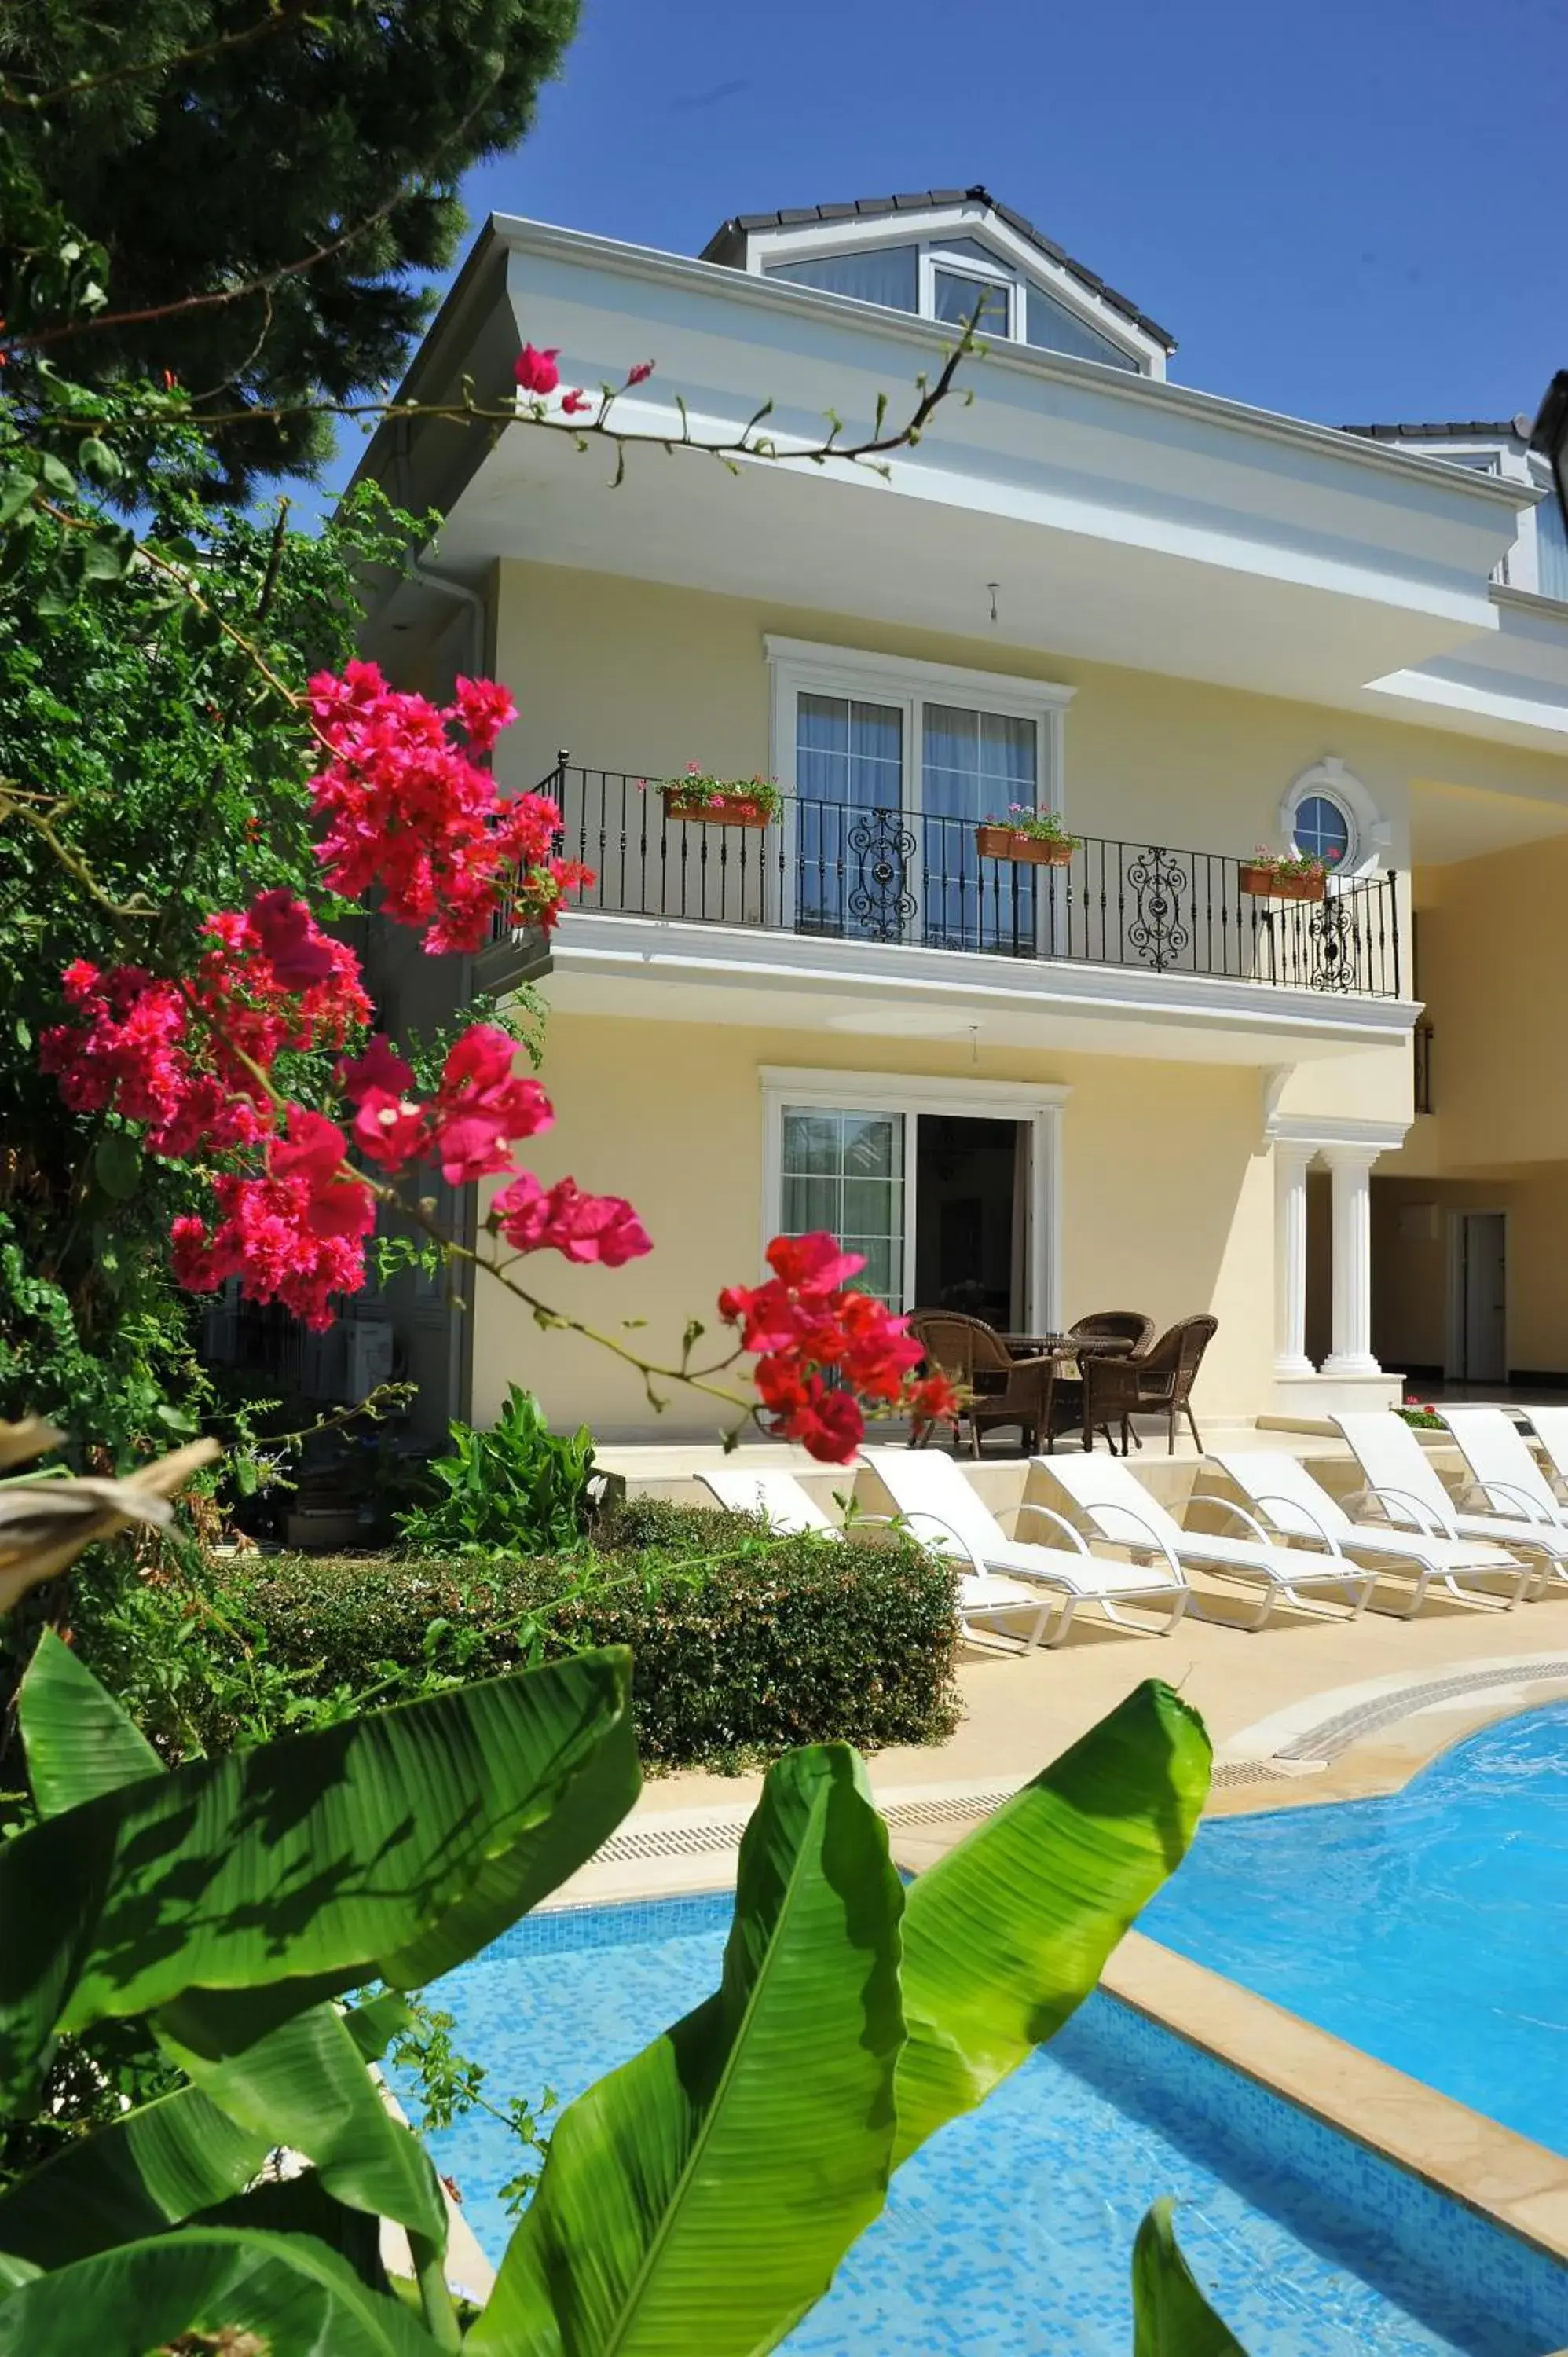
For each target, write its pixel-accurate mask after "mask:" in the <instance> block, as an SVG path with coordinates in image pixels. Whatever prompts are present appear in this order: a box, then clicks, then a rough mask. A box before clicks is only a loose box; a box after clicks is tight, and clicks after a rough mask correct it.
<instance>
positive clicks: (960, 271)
mask: <svg viewBox="0 0 1568 2357" xmlns="http://www.w3.org/2000/svg"><path fill="white" fill-rule="evenodd" d="M939 270H945V271H946V272H947V274H948V275H949V277H950V278H967V279H968V280H969V281H970V282H971V284H972V285H973V286H974V287H975V288H976V289H977V290H978V289H979V288H981V287H983V286H1004V287H1005V288H1006V290H1007V326H1006V328H1005V330H1004V333H1005V335H1006V338H1007V341H1008V342H1009V343H1011V344H1021V343H1022V342H1023V341H1024V321H1023V316H1022V313H1023V289H1022V287H1021V286H1020V285H1019V282H1018V280H1017V278H1016V277H1015V275H1014V274H1013V273H1012V272H1011V271H1010V270H1009V269H1008V268H1007V266H1006V265H1005V264H1004V262H1003V261H1002V260H1001V258H1000V257H998V259H997V264H996V267H995V269H994V270H987V269H986V267H985V265H984V264H983V263H981V262H976V261H975V260H974V259H973V258H972V255H970V254H967V253H947V252H946V251H945V250H944V249H943V247H942V246H941V244H940V242H937V241H935V240H933V242H931V243H930V244H929V245H923V246H922V247H921V248H920V278H919V286H920V297H919V299H920V317H922V318H923V319H934V318H935V317H936V316H937V273H938V271H939ZM941 324H942V325H943V326H944V327H950V326H952V324H953V322H952V321H951V320H944V321H943V322H942V323H941ZM1086 324H1087V323H1086ZM987 332H988V331H987V330H986V329H985V328H982V329H981V334H982V335H984V334H986V333H987ZM989 333H991V334H992V335H994V334H995V333H996V329H995V328H991V329H990V330H989Z"/></svg>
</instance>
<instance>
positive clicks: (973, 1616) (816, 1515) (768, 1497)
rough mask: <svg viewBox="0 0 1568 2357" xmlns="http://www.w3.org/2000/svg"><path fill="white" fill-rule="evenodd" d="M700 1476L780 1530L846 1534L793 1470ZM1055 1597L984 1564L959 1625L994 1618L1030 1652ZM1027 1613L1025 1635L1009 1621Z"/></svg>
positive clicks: (735, 1508)
mask: <svg viewBox="0 0 1568 2357" xmlns="http://www.w3.org/2000/svg"><path fill="white" fill-rule="evenodd" d="M944 1462H945V1460H944ZM697 1480H699V1481H700V1482H701V1483H702V1485H703V1489H704V1490H707V1491H710V1492H711V1494H712V1495H713V1496H714V1498H716V1499H717V1501H718V1502H719V1504H720V1505H721V1506H727V1507H728V1508H729V1510H730V1512H732V1513H736V1514H760V1515H761V1516H762V1518H763V1520H764V1522H766V1523H770V1524H771V1525H772V1527H773V1528H774V1529H775V1530H776V1531H788V1532H798V1531H811V1532H813V1533H814V1534H816V1536H817V1537H819V1538H824V1539H842V1538H843V1535H844V1534H843V1531H842V1530H841V1529H840V1527H839V1525H838V1524H837V1523H835V1522H833V1521H832V1519H831V1518H830V1517H829V1516H828V1515H827V1514H824V1513H823V1512H822V1508H821V1506H819V1505H818V1503H817V1501H816V1500H815V1499H814V1498H813V1497H812V1496H811V1493H810V1491H806V1490H803V1489H802V1488H801V1487H800V1482H799V1481H798V1480H796V1478H795V1476H794V1474H793V1473H787V1472H785V1471H783V1470H782V1469H779V1470H778V1471H775V1470H774V1469H771V1468H765V1469H761V1470H758V1471H749V1472H748V1471H742V1470H741V1469H739V1468H738V1467H733V1466H723V1467H720V1468H718V1469H715V1470H714V1471H713V1472H711V1473H699V1474H698V1475H697ZM858 1519H859V1521H860V1522H861V1523H862V1524H863V1525H864V1524H865V1523H869V1522H876V1523H885V1522H886V1520H887V1519H888V1518H887V1517H886V1515H872V1514H863V1515H861V1516H860V1517H859V1518H858ZM915 1535H917V1536H918V1535H919V1534H918V1533H917V1534H915ZM940 1552H944V1553H945V1552H946V1550H945V1549H943V1550H940ZM1052 1602H1053V1599H1052V1598H1050V1597H1049V1596H1048V1595H1047V1596H1042V1594H1041V1592H1040V1589H1039V1588H1038V1587H1036V1586H1031V1585H1030V1584H1029V1583H1028V1582H1026V1581H1025V1580H1022V1579H1006V1578H997V1577H994V1576H993V1574H992V1573H991V1572H988V1571H987V1570H986V1569H985V1567H984V1566H983V1565H980V1566H977V1567H976V1568H975V1569H974V1570H972V1571H968V1572H965V1573H964V1574H963V1575H962V1577H961V1578H960V1580H959V1591H958V1605H957V1609H958V1620H959V1626H960V1627H961V1629H962V1631H963V1632H964V1634H965V1636H969V1635H970V1634H971V1633H972V1631H974V1630H975V1629H977V1628H978V1629H979V1630H980V1631H981V1632H982V1633H983V1634H991V1633H992V1632H993V1631H992V1624H993V1623H994V1624H996V1627H997V1628H998V1629H1001V1630H1002V1631H1003V1633H1004V1634H1007V1635H1011V1636H1013V1638H1014V1641H1015V1643H1016V1644H1017V1646H1018V1649H1019V1651H1020V1652H1025V1653H1026V1652H1029V1650H1030V1648H1031V1647H1032V1646H1034V1645H1036V1644H1037V1643H1038V1642H1039V1641H1040V1639H1041V1638H1042V1637H1043V1636H1044V1634H1045V1631H1046V1626H1047V1622H1048V1621H1049V1620H1050V1617H1051V1609H1052ZM1023 1613H1027V1614H1028V1615H1029V1625H1028V1628H1027V1629H1026V1631H1025V1632H1024V1634H1023V1635H1022V1636H1018V1635H1017V1633H1016V1631H1013V1630H1007V1629H1005V1628H1004V1623H1006V1622H1007V1621H1010V1620H1012V1621H1015V1620H1018V1618H1019V1616H1020V1615H1021V1614H1023Z"/></svg>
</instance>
